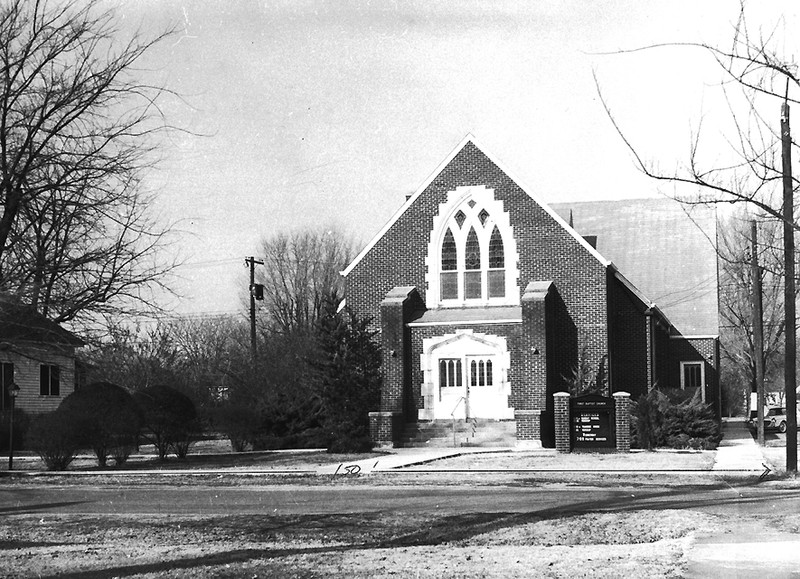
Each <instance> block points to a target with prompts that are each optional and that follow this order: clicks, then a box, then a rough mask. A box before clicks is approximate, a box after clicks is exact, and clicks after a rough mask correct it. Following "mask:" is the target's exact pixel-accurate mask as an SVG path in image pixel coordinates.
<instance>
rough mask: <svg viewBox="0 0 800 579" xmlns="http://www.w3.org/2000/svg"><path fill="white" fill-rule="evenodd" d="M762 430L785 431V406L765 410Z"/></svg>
mask: <svg viewBox="0 0 800 579" xmlns="http://www.w3.org/2000/svg"><path fill="white" fill-rule="evenodd" d="M764 430H777V431H778V432H786V408H783V407H781V406H776V407H774V408H770V409H769V410H767V413H766V415H765V416H764Z"/></svg>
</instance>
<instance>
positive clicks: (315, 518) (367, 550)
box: [0, 511, 724, 578]
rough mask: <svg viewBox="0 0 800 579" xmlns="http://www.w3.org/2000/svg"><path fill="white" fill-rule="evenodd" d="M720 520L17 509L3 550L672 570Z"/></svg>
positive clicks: (532, 569)
mask: <svg viewBox="0 0 800 579" xmlns="http://www.w3.org/2000/svg"><path fill="white" fill-rule="evenodd" d="M722 525H724V521H722V520H721V519H717V518H714V517H712V516H709V515H705V514H702V513H697V512H691V511H661V512H653V511H634V512H627V513H620V514H611V513H609V514H585V515H578V516H572V517H561V518H556V519H541V518H537V517H535V516H533V515H530V514H514V515H509V514H503V513H499V514H495V513H478V514H469V515H454V516H445V517H436V516H428V515H414V514H409V513H380V514H372V515H355V516H353V515H348V516H343V515H309V516H281V517H278V516H275V517H261V516H259V517H253V516H229V517H202V516H195V517H169V516H162V517H158V516H147V517H119V516H107V517H87V516H77V515H76V516H47V517H39V516H32V515H11V516H7V517H5V518H4V520H3V521H2V522H0V550H1V551H2V553H3V559H4V561H6V563H7V564H6V566H5V569H4V572H7V573H9V575H8V576H10V577H29V576H37V575H56V574H67V575H70V574H71V575H75V576H78V575H80V577H82V578H92V577H111V576H125V577H200V578H205V577H275V576H280V577H328V576H333V575H338V574H340V573H346V574H347V575H348V576H351V577H392V576H394V577H456V576H457V577H511V576H542V577H565V576H585V577H618V576H621V575H624V576H630V577H677V576H680V575H681V572H682V569H683V565H684V554H685V552H686V549H687V548H688V546H689V544H690V542H691V539H692V537H693V534H694V533H698V532H709V531H711V530H718V529H720V528H721V526H722Z"/></svg>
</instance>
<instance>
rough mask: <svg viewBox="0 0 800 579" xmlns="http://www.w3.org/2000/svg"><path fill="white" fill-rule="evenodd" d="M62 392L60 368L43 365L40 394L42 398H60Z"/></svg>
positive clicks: (40, 369)
mask: <svg viewBox="0 0 800 579" xmlns="http://www.w3.org/2000/svg"><path fill="white" fill-rule="evenodd" d="M60 392H61V381H60V372H59V368H58V366H55V365H53V364H42V365H41V366H40V367H39V394H40V395H41V396H58V395H59V394H60Z"/></svg>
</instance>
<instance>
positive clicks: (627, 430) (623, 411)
mask: <svg viewBox="0 0 800 579" xmlns="http://www.w3.org/2000/svg"><path fill="white" fill-rule="evenodd" d="M613 397H614V414H615V416H616V418H615V420H614V425H615V426H616V429H617V437H616V438H617V452H630V451H631V412H630V406H631V395H630V394H628V393H627V392H614V394H613Z"/></svg>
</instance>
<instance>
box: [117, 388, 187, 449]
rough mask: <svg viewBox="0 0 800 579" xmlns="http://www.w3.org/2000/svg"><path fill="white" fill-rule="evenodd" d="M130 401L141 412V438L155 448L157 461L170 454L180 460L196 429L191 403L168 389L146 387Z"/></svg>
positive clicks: (182, 395) (183, 395)
mask: <svg viewBox="0 0 800 579" xmlns="http://www.w3.org/2000/svg"><path fill="white" fill-rule="evenodd" d="M133 397H134V399H135V400H136V403H137V404H138V405H139V408H140V410H141V412H142V417H143V420H144V430H143V436H144V438H145V440H147V441H148V442H150V443H152V444H153V446H155V448H156V452H157V453H158V458H159V460H164V459H165V458H166V456H167V454H169V451H170V450H173V451H174V452H175V453H176V454H177V455H178V457H179V458H184V457H185V456H186V454H187V453H188V450H189V445H190V444H191V443H192V441H193V437H194V436H195V435H196V434H197V429H198V428H197V426H198V425H197V412H196V411H195V407H194V402H192V400H191V399H190V398H189V397H188V396H186V395H185V394H183V393H181V392H178V391H177V390H175V389H174V388H170V387H169V386H150V387H149V388H145V389H143V390H140V391H138V392H136V393H134V395H133Z"/></svg>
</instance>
